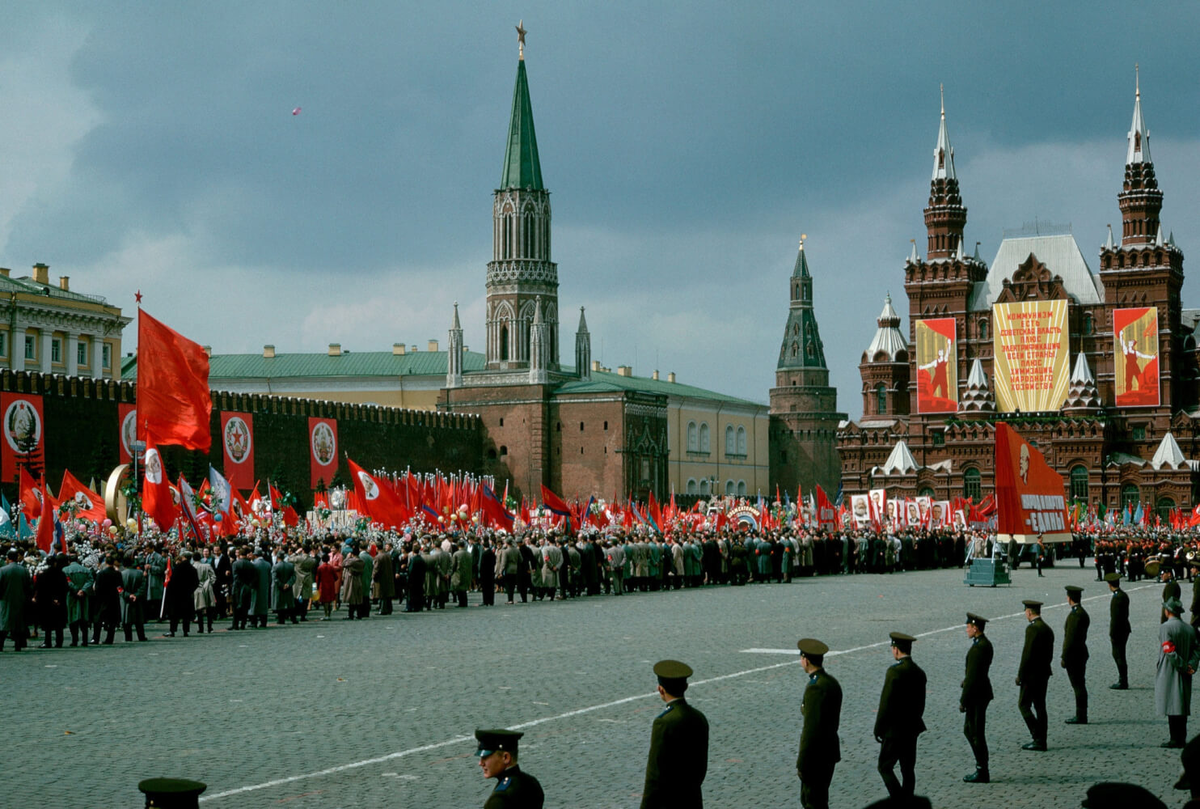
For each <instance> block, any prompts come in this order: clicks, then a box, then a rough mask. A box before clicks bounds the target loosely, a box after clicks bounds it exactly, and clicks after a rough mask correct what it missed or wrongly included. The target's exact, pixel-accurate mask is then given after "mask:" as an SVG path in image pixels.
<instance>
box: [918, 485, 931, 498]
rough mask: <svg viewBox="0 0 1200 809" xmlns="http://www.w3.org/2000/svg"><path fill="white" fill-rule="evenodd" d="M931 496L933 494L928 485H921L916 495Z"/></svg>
mask: <svg viewBox="0 0 1200 809" xmlns="http://www.w3.org/2000/svg"><path fill="white" fill-rule="evenodd" d="M933 496H934V494H933V489H931V488H929V487H928V486H922V487H921V490H920V491H918V492H917V497H933Z"/></svg>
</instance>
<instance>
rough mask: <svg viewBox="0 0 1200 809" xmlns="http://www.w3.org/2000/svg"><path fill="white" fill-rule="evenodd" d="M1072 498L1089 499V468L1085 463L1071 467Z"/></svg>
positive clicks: (1084, 500) (1085, 500)
mask: <svg viewBox="0 0 1200 809" xmlns="http://www.w3.org/2000/svg"><path fill="white" fill-rule="evenodd" d="M1071 499H1072V500H1082V501H1083V502H1084V503H1086V502H1087V501H1088V470H1087V467H1086V466H1084V465H1083V464H1079V465H1078V466H1073V467H1071Z"/></svg>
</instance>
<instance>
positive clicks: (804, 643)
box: [796, 638, 829, 657]
mask: <svg viewBox="0 0 1200 809" xmlns="http://www.w3.org/2000/svg"><path fill="white" fill-rule="evenodd" d="M796 648H797V649H799V650H800V651H801V653H802V654H804V655H805V656H806V657H824V656H825V655H827V654H829V647H828V646H826V645H825V644H824V643H821V641H819V640H817V639H816V638H801V639H800V640H798V641H796Z"/></svg>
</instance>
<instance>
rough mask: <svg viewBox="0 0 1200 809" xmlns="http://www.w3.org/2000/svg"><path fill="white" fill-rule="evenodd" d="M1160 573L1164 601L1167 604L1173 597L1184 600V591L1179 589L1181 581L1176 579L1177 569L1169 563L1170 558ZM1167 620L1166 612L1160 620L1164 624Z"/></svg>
mask: <svg viewBox="0 0 1200 809" xmlns="http://www.w3.org/2000/svg"><path fill="white" fill-rule="evenodd" d="M1160 575H1161V576H1162V582H1163V590H1162V603H1164V604H1166V603H1167V602H1168V601H1170V600H1171V599H1172V598H1177V599H1181V600H1182V599H1183V591H1182V590H1180V589H1179V582H1177V581H1175V570H1174V569H1173V568H1172V567H1171V565H1170V564H1169V560H1168V562H1164V563H1163V566H1162V573H1161V574H1160ZM1166 621H1167V614H1166V613H1165V612H1164V613H1163V614H1162V615H1161V616H1159V620H1158V622H1159V623H1160V624H1162V623H1166Z"/></svg>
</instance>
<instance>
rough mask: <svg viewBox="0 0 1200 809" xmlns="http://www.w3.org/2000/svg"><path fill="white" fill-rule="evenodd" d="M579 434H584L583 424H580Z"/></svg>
mask: <svg viewBox="0 0 1200 809" xmlns="http://www.w3.org/2000/svg"><path fill="white" fill-rule="evenodd" d="M579 432H581V433H582V432H583V422H582V421H581V422H579Z"/></svg>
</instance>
